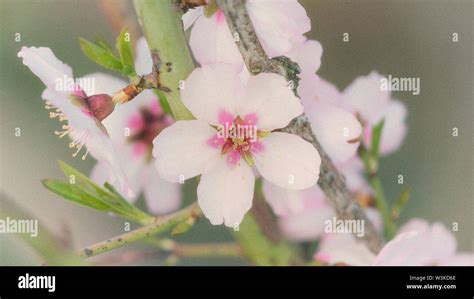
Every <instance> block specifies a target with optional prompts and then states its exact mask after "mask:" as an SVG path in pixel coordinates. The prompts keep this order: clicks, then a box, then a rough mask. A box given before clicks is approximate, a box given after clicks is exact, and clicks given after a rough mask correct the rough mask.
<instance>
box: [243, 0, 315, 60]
mask: <svg viewBox="0 0 474 299" xmlns="http://www.w3.org/2000/svg"><path fill="white" fill-rule="evenodd" d="M246 6H247V10H248V13H249V16H250V19H251V20H252V23H253V25H254V28H255V31H256V32H257V36H258V38H259V39H260V42H261V43H262V46H263V48H264V49H265V52H266V53H267V54H268V55H269V56H270V57H275V56H280V55H284V54H285V53H287V52H288V51H289V50H290V49H291V47H292V46H293V43H294V42H295V41H300V40H301V39H302V38H303V33H305V32H307V31H309V30H310V29H311V21H310V19H309V17H308V15H307V14H306V11H305V9H304V8H303V6H301V4H299V3H298V1H296V0H289V1H288V0H280V1H278V0H277V1H275V0H249V1H247V3H246Z"/></svg>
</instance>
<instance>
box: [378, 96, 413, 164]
mask: <svg viewBox="0 0 474 299" xmlns="http://www.w3.org/2000/svg"><path fill="white" fill-rule="evenodd" d="M406 114H407V110H406V107H405V105H404V104H403V103H402V102H400V101H393V100H392V101H390V104H388V105H387V107H386V109H385V113H384V115H383V117H384V119H385V121H384V126H383V131H382V140H381V141H380V153H381V154H383V155H387V154H390V153H393V152H394V151H396V150H397V149H398V148H399V147H400V145H401V144H402V141H403V139H404V138H405V135H406V131H407V126H406V124H405V118H406Z"/></svg>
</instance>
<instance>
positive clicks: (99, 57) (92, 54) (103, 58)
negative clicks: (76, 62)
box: [79, 38, 123, 72]
mask: <svg viewBox="0 0 474 299" xmlns="http://www.w3.org/2000/svg"><path fill="white" fill-rule="evenodd" d="M79 45H80V47H81V50H82V52H84V54H85V55H86V56H87V57H88V58H89V59H90V60H92V61H94V62H95V63H97V64H99V65H101V66H103V67H105V68H108V69H110V70H114V71H119V72H121V71H122V69H123V65H122V62H121V61H120V59H118V58H117V57H116V56H115V54H114V53H113V52H112V51H111V50H110V48H108V46H106V44H104V43H103V42H101V43H99V44H95V43H92V42H90V41H88V40H86V39H83V38H79Z"/></svg>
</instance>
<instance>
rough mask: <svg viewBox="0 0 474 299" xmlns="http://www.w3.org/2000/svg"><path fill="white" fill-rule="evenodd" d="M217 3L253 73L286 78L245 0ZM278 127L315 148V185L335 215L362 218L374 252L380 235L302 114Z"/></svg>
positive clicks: (368, 243) (379, 246)
mask: <svg viewBox="0 0 474 299" xmlns="http://www.w3.org/2000/svg"><path fill="white" fill-rule="evenodd" d="M217 4H218V5H219V8H220V9H221V10H222V11H223V12H224V15H225V17H226V21H227V24H228V26H229V29H230V31H231V32H232V33H233V34H234V33H235V32H237V33H238V35H239V42H237V46H238V48H239V50H240V53H241V54H242V57H243V59H244V61H245V64H246V66H247V68H248V69H249V70H250V72H252V73H253V74H257V73H260V72H271V73H277V74H280V75H282V76H284V77H285V78H287V79H288V72H287V70H286V67H285V66H284V65H283V64H282V63H281V62H279V61H278V60H272V59H270V58H269V57H268V56H267V54H266V53H265V51H264V50H263V48H262V45H261V44H260V42H259V40H258V38H257V35H256V33H255V30H254V28H253V25H252V22H251V20H250V17H249V15H248V13H247V10H246V7H245V2H244V1H242V0H217ZM282 131H283V132H288V133H292V134H295V135H298V136H300V137H302V138H303V139H304V140H306V141H308V142H310V143H311V144H312V145H313V146H314V147H315V148H316V149H317V150H318V152H319V155H320V156H321V169H320V175H319V180H318V185H319V187H320V188H321V189H322V190H323V192H324V193H325V194H326V198H327V199H328V200H329V202H330V204H331V205H332V206H333V208H334V209H335V211H336V213H337V215H338V217H339V218H342V219H346V220H363V221H364V223H365V234H364V236H363V237H362V239H363V240H364V241H365V242H366V244H367V246H368V247H369V248H370V250H372V251H373V252H375V253H376V252H378V251H379V250H380V248H381V247H382V243H383V242H382V239H381V237H380V235H379V234H378V233H377V231H376V230H375V228H374V226H373V224H372V222H371V221H370V220H369V219H368V218H367V216H366V215H365V213H364V211H363V210H362V209H361V207H360V206H359V205H358V204H357V203H356V202H355V201H353V200H352V198H351V194H350V192H349V190H348V188H347V186H346V183H345V178H344V176H343V175H342V174H341V173H339V171H338V170H337V169H336V167H335V166H334V164H333V163H332V161H331V159H330V158H329V156H328V155H327V153H326V152H325V151H324V149H323V148H322V146H321V144H320V143H319V141H318V140H317V138H316V136H315V135H314V133H313V131H312V129H311V126H310V123H309V121H308V119H307V117H306V115H304V114H302V115H300V116H298V117H297V118H295V119H294V120H292V121H291V122H290V124H289V125H288V126H287V127H286V128H284V129H282Z"/></svg>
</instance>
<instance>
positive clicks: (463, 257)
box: [437, 253, 474, 266]
mask: <svg viewBox="0 0 474 299" xmlns="http://www.w3.org/2000/svg"><path fill="white" fill-rule="evenodd" d="M437 266H474V253H457V254H455V255H453V256H450V257H448V258H446V259H444V260H442V261H440V262H439V263H438V264H437Z"/></svg>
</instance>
